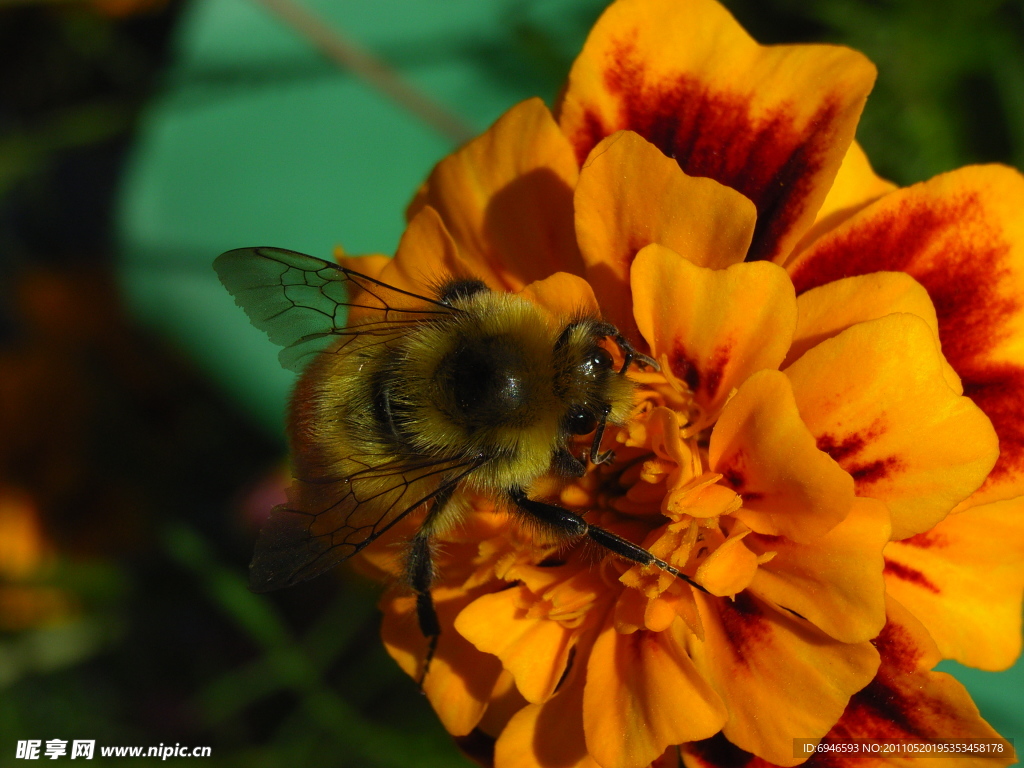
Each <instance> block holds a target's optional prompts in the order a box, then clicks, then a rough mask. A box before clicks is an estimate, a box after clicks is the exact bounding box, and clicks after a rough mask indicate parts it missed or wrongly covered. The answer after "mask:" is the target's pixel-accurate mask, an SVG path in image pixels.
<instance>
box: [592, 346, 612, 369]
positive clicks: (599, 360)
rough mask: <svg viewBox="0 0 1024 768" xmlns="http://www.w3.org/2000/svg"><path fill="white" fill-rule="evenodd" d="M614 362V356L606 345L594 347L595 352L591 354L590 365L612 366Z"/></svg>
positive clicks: (598, 366) (595, 366)
mask: <svg viewBox="0 0 1024 768" xmlns="http://www.w3.org/2000/svg"><path fill="white" fill-rule="evenodd" d="M613 362H614V361H613V360H612V356H611V355H610V354H609V353H608V350H607V349H605V348H604V347H597V348H596V349H594V354H592V355H591V356H590V365H591V366H592V367H594V368H598V369H600V368H611V367H612V364H613Z"/></svg>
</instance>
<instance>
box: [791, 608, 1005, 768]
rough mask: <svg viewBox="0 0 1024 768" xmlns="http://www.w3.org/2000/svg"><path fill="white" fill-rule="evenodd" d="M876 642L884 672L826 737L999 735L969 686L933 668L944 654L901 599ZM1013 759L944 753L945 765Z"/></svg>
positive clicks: (895, 761)
mask: <svg viewBox="0 0 1024 768" xmlns="http://www.w3.org/2000/svg"><path fill="white" fill-rule="evenodd" d="M875 645H876V646H877V648H878V651H879V653H880V654H881V657H882V665H881V667H880V668H879V670H878V675H877V676H876V677H875V679H874V680H872V681H871V684H870V685H868V686H867V687H866V688H864V689H863V690H862V691H859V692H858V693H856V694H854V696H853V697H852V698H851V699H850V705H849V706H848V707H847V708H846V711H845V712H844V713H843V716H842V718H841V719H840V720H839V722H838V723H837V724H836V726H835V728H833V729H832V731H831V732H830V733H829V734H828V736H826V737H825V739H823V740H822V742H823V743H825V744H828V743H830V742H845V741H849V740H851V739H879V740H882V741H895V740H912V741H919V742H929V741H937V740H942V739H964V740H967V739H996V738H999V734H998V733H996V732H995V731H994V730H993V729H992V727H991V726H990V725H989V724H988V723H986V722H985V721H984V720H983V719H982V718H981V715H980V714H979V713H978V708H977V707H976V706H975V705H974V702H973V701H971V697H970V695H969V694H968V693H967V690H966V689H965V688H964V687H963V686H962V685H961V684H960V683H958V682H957V681H956V679H955V678H953V677H952V676H951V675H947V674H944V673H941V672H930V671H929V670H930V668H931V666H932V665H934V664H935V662H936V660H937V658H938V653H937V652H935V650H934V646H933V644H932V641H931V638H929V637H928V633H927V631H926V630H925V629H924V628H923V627H922V626H921V625H920V623H919V622H918V621H917V620H916V619H915V618H914V617H913V616H912V615H910V613H909V612H908V611H907V610H906V609H905V608H903V607H902V606H901V605H899V603H897V602H896V601H895V600H892V599H890V600H889V620H888V623H887V624H886V627H885V629H884V630H883V631H882V633H881V634H880V635H879V636H878V639H877V640H876V641H875ZM921 759H922V758H920V757H878V758H871V757H863V756H858V757H857V758H855V759H854V758H849V759H848V761H847V760H841V761H840V762H841V763H843V764H846V765H849V766H850V768H859V767H860V766H865V767H866V768H874V766H877V765H886V766H897V767H898V768H916V767H917V766H919V765H920V764H921V762H920V761H921ZM1012 762H1014V760H1013V759H1012V758H1000V757H993V756H990V755H985V756H984V757H980V756H978V757H975V756H966V757H965V756H950V757H943V758H942V759H941V764H942V765H953V766H957V768H968V767H970V768H974V767H975V766H976V767H977V768H981V767H982V766H986V765H992V766H997V767H998V766H1004V765H1009V764H1010V763H1012ZM809 764H810V763H809ZM829 764H832V761H829ZM936 764H938V763H936Z"/></svg>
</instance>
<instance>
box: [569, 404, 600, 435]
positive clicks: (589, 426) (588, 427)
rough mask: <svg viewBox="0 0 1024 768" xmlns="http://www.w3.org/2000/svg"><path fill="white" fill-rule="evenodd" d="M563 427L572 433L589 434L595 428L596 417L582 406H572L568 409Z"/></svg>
mask: <svg viewBox="0 0 1024 768" xmlns="http://www.w3.org/2000/svg"><path fill="white" fill-rule="evenodd" d="M565 428H566V429H567V430H568V431H569V432H570V433H572V434H574V435H589V434H590V433H591V432H593V431H594V430H595V429H597V419H595V418H594V415H593V414H592V413H588V412H587V411H585V410H583V409H582V408H573V409H572V410H571V411H569V416H568V418H567V419H566V425H565Z"/></svg>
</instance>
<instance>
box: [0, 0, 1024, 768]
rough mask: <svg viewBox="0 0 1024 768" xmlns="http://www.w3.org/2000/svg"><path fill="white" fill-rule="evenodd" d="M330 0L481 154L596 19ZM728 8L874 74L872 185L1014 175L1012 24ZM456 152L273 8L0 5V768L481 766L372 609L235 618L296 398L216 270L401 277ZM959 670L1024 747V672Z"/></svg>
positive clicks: (575, 6) (510, 3)
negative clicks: (78, 762) (69, 748)
mask: <svg viewBox="0 0 1024 768" xmlns="http://www.w3.org/2000/svg"><path fill="white" fill-rule="evenodd" d="M309 5H310V7H311V8H313V9H315V11H316V12H317V13H318V14H319V15H320V16H321V17H322V18H323V19H324V20H326V22H327V23H328V24H329V25H330V26H331V27H332V28H334V29H336V30H338V31H339V32H340V33H342V34H343V35H345V36H346V37H348V38H349V39H351V40H352V41H355V42H356V43H357V44H358V45H360V46H363V47H365V48H366V49H368V50H370V51H372V52H373V53H374V54H376V55H377V56H379V57H380V58H382V59H384V60H385V61H387V62H388V63H389V64H390V65H391V66H392V67H394V68H395V70H396V71H397V72H398V73H399V74H400V75H401V76H402V77H403V78H404V79H405V80H406V81H407V82H409V83H411V84H412V85H413V86H414V87H416V88H417V89H419V90H420V91H422V92H423V93H424V94H426V95H427V96H428V97H430V98H431V99H432V100H434V101H435V102H436V103H438V104H440V105H441V106H443V107H444V108H445V109H446V110H447V111H449V112H450V113H451V114H453V115H455V116H456V117H457V118H458V119H460V120H461V121H463V122H464V123H465V124H466V125H467V126H468V127H469V128H470V129H471V130H472V131H474V132H478V131H480V130H483V129H484V128H486V127H487V126H488V125H489V124H490V123H491V122H492V121H493V120H494V119H495V118H496V117H497V116H498V115H500V114H501V113H502V112H503V111H504V110H505V109H507V108H508V107H509V106H510V105H511V104H513V103H515V102H516V101H519V100H521V99H523V98H526V97H528V96H531V95H536V94H539V95H541V96H543V97H544V98H545V99H547V100H548V102H549V103H550V102H551V100H552V99H553V98H554V95H555V94H556V93H557V91H558V88H559V87H560V85H561V82H562V80H563V79H564V77H565V74H566V72H567V71H568V67H569V65H570V63H571V61H572V58H573V56H574V55H575V53H576V51H578V49H579V47H580V46H581V44H582V42H583V39H584V37H585V34H586V31H587V29H588V28H589V26H590V25H591V23H592V22H593V21H594V19H596V17H597V16H598V14H599V13H600V11H601V9H602V7H603V5H604V4H603V3H602V2H597V1H595V0H543V1H541V0H537V1H536V2H524V1H523V0H449V2H446V3H444V4H443V5H442V4H439V3H427V2H423V1H422V0H418V1H414V0H381V2H379V3H376V4H374V5H373V6H372V7H371V4H369V3H366V2H356V1H355V0H334V1H333V2H331V1H330V0H312V1H311V2H310V3H309ZM726 5H727V6H728V7H729V8H730V9H731V10H732V11H733V12H734V13H735V14H736V16H737V17H738V18H739V19H740V21H741V22H742V23H743V24H744V25H745V26H746V27H747V28H748V29H749V30H750V31H751V32H752V33H753V34H754V35H755V37H757V38H758V39H760V40H761V41H763V42H805V41H831V42H837V43H843V44H846V45H850V46H852V47H855V48H857V49H859V50H861V51H864V52H865V53H866V54H867V55H868V56H869V57H870V58H871V59H872V60H874V61H875V63H876V64H877V65H878V67H879V70H880V75H879V80H878V85H877V86H876V88H875V92H874V93H873V95H872V97H871V99H870V100H869V103H868V107H867V111H866V112H865V115H864V118H863V120H862V123H861V127H860V130H859V132H858V138H859V139H860V141H861V142H862V143H863V144H864V146H865V148H866V149H867V152H868V155H869V157H871V159H872V161H873V162H874V164H875V166H876V169H877V170H878V171H879V172H880V173H881V174H882V175H884V176H886V177H888V178H891V179H893V180H895V181H898V182H900V183H902V184H907V183H911V182H914V181H918V180H922V179H925V178H928V177H929V176H931V175H933V174H936V173H940V172H942V171H945V170H949V169H952V168H955V167H958V166H961V165H964V164H967V163H973V162H990V161H999V162H1004V163H1009V164H1012V165H1015V166H1017V167H1018V168H1021V167H1024V2H1021V0H1012V1H1000V0H973V1H969V0H929V1H925V0H903V1H898V0H732V1H731V2H727V3H726ZM452 146H453V139H452V138H451V137H450V136H445V135H442V134H440V133H438V132H436V131H435V130H434V129H432V128H431V127H429V126H428V125H426V124H425V123H424V122H422V121H421V120H420V119H419V118H418V117H416V116H415V115H414V114H412V113H411V112H410V111H408V110H406V109H403V108H402V107H399V106H397V105H396V104H395V103H394V102H393V101H391V100H390V99H389V98H387V97H386V96H384V95H382V94H381V93H380V91H379V90H377V89H376V88H374V87H372V86H370V85H368V84H367V83H366V81H365V80H363V79H361V78H359V77H357V76H354V75H353V74H352V73H351V72H348V71H345V70H343V69H341V68H339V67H338V66H336V65H335V64H333V63H331V62H329V61H328V60H327V59H325V58H324V57H323V56H322V55H320V54H319V53H318V52H317V51H316V50H315V49H314V48H313V47H312V46H311V45H310V44H309V42H308V41H307V40H306V39H304V38H303V37H302V36H301V35H300V34H298V33H297V32H296V31H295V30H294V29H292V28H290V27H289V26H288V25H287V24H285V23H283V22H282V21H281V20H280V19H279V18H278V17H277V16H275V15H274V14H273V13H271V12H270V11H268V10H267V9H266V8H265V7H264V6H262V5H260V4H259V3H258V2H256V1H255V0H193V1H192V2H187V3H186V2H181V1H180V0H91V1H90V2H86V1H85V0H77V1H70V0H66V1H65V2H43V1H42V0H22V1H21V2H16V3H11V2H9V1H8V2H5V3H3V4H0V765H8V764H15V763H19V762H20V761H16V760H15V759H14V751H15V744H16V741H17V740H19V739H29V738H36V739H43V740H45V739H51V738H61V739H76V738H79V739H96V741H97V743H98V744H107V745H119V744H124V745H146V746H149V745H156V744H160V743H163V744H174V743H181V744H186V745H210V746H212V747H213V755H214V756H213V758H211V759H210V760H208V761H206V762H207V763H209V764H214V765H239V766H241V765H245V766H256V767H258V766H292V765H297V766H298V765H317V766H334V765H338V766H367V767H373V766H388V767H390V766H460V765H462V766H464V765H468V764H469V763H468V761H467V760H466V758H464V757H462V756H461V755H460V754H459V752H458V750H457V749H456V748H455V746H454V745H453V744H452V743H451V741H450V740H449V739H448V737H447V736H446V735H445V734H444V733H443V732H442V730H441V728H440V726H439V725H438V724H437V723H436V720H435V718H434V716H433V714H432V713H431V711H430V709H429V707H428V706H427V704H426V702H425V701H424V699H423V698H422V697H421V696H420V695H419V694H418V693H417V692H416V689H415V686H414V685H413V684H412V683H411V682H410V681H409V680H407V679H406V678H405V677H404V675H402V674H401V673H400V672H398V670H397V668H396V667H395V666H394V665H393V664H392V663H391V662H390V660H389V659H388V658H387V657H386V655H385V654H384V652H383V650H382V648H381V646H380V642H379V638H378V631H377V616H376V612H375V608H374V602H375V595H376V588H375V587H374V586H372V585H368V584H365V583H363V582H362V581H360V580H359V579H358V578H356V577H354V576H351V575H347V574H344V573H338V574H336V575H334V576H330V577H325V578H322V579H318V580H316V581H314V582H311V583H308V584H304V585H302V586H299V587H296V588H294V589H291V590H288V591H286V592H284V593H280V594H273V595H271V596H269V597H263V596H256V595H253V594H250V593H249V592H248V591H247V590H246V588H245V566H246V564H247V562H248V559H249V555H250V553H251V547H252V541H253V539H254V536H255V532H256V529H257V528H258V525H259V521H260V519H261V515H263V514H265V512H266V509H267V508H268V507H269V505H270V503H271V500H272V499H273V498H274V495H275V494H277V493H279V492H280V488H279V486H280V482H281V480H280V472H281V466H282V461H283V441H282V430H281V416H282V412H283V404H284V400H285V397H286V394H287V391H288V388H289V386H290V383H291V375H290V374H288V373H286V372H284V371H282V370H281V369H280V368H279V367H278V366H277V364H276V350H275V349H274V348H273V347H272V346H270V344H269V343H268V342H266V341H265V339H264V338H263V337H262V335H261V334H259V333H258V332H256V331H254V330H253V329H252V328H250V327H249V325H248V323H247V321H246V320H245V318H244V316H243V315H242V313H241V312H240V311H239V310H238V309H237V308H236V307H235V306H234V304H233V303H232V301H231V299H230V298H229V297H228V296H227V294H226V293H225V292H224V291H223V289H222V288H221V287H220V285H219V283H217V281H216V279H215V277H214V275H213V272H212V270H211V268H210V263H211V261H212V259H213V257H214V256H216V255H217V254H218V253H220V252H221V251H223V250H226V249H228V248H234V247H239V246H246V245H279V246H283V247H287V248H293V249H296V250H301V251H306V252H309V253H314V254H316V255H319V256H321V257H329V255H330V253H331V251H332V249H333V247H334V246H335V245H338V244H341V245H343V246H344V247H345V249H346V250H348V251H349V252H353V253H362V252H371V251H372V252H384V253H390V252H392V251H393V249H394V246H395V244H396V243H397V240H398V237H399V235H400V233H401V229H402V212H403V210H404V206H405V204H406V202H407V201H408V200H409V198H410V197H411V195H412V192H413V191H414V190H415V188H416V186H417V185H418V184H419V182H420V181H422V179H423V178H424V177H425V175H426V174H427V172H428V171H429V169H430V168H431V166H432V165H433V164H434V163H435V162H436V161H437V160H438V159H440V158H441V157H442V156H443V155H444V154H446V153H447V152H448V151H449V150H450V149H451V148H452ZM1022 215H1024V212H1022ZM943 668H945V669H948V670H950V671H954V672H955V673H956V674H957V675H958V676H959V677H960V678H961V679H962V680H963V681H964V682H965V683H966V684H967V685H968V687H969V688H970V689H971V691H972V693H973V694H974V696H975V700H976V701H977V703H978V705H979V706H980V708H981V710H982V712H983V714H984V715H985V716H986V717H987V718H988V719H989V720H990V722H992V724H993V725H994V726H995V727H996V728H997V729H998V730H1000V731H1001V732H1002V733H1003V734H1004V735H1006V736H1009V737H1015V736H1021V735H1024V714H1022V711H1024V706H1022V705H1024V694H1022V691H1024V667H1022V666H1021V665H1018V666H1017V667H1016V668H1014V669H1013V670H1010V671H1008V672H1005V673H999V674H990V673H981V672H976V671H972V670H963V669H961V668H958V667H957V666H956V665H954V664H944V666H943ZM64 759H67V758H64ZM97 759H98V758H97ZM137 762H138V764H153V763H154V762H156V761H154V760H152V759H150V760H145V759H143V760H140V761H137ZM117 764H118V765H131V764H133V761H132V760H130V759H119V760H117Z"/></svg>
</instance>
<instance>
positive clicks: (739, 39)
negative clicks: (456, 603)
mask: <svg viewBox="0 0 1024 768" xmlns="http://www.w3.org/2000/svg"><path fill="white" fill-rule="evenodd" d="M874 78H875V68H874V66H873V65H872V64H871V63H870V62H869V61H868V60H867V59H866V58H864V56H862V55H861V54H859V53H856V52H855V51H851V50H848V49H845V48H839V47H835V46H825V45H799V46H766V47H762V46H759V45H757V43H755V42H754V40H753V39H751V38H750V36H749V35H747V33H746V32H745V31H744V30H743V29H742V28H741V27H740V26H739V24H737V23H736V21H735V20H734V19H733V18H732V16H730V15H729V13H728V11H726V10H725V9H724V8H723V7H722V6H721V5H719V4H718V3H716V2H713V0H689V1H688V2H678V0H619V2H616V3H614V4H613V5H612V6H611V7H609V8H608V10H607V11H605V13H604V15H603V16H602V17H601V18H600V20H599V21H598V22H597V24H596V25H595V26H594V28H593V30H592V31H591V33H590V37H589V38H588V39H587V43H586V45H585V46H584V48H583V52H582V53H581V54H580V56H579V58H577V59H576V63H575V64H574V65H573V68H572V71H571V72H570V74H569V83H568V86H567V89H566V92H565V94H564V96H563V98H562V101H561V104H560V106H559V109H558V115H559V123H560V124H561V126H562V128H563V130H564V131H565V132H566V134H567V135H568V136H569V138H570V140H571V141H572V144H573V146H575V148H576V153H577V157H578V158H579V160H580V161H581V162H582V160H583V159H584V158H585V157H586V156H587V155H588V154H589V153H590V151H591V149H593V148H594V147H595V146H596V145H597V144H598V143H599V142H600V141H601V139H603V138H604V137H605V136H609V135H611V134H612V133H614V132H615V131H618V130H622V129H626V130H631V131H635V132H636V133H639V134H640V135H641V136H643V137H644V138H646V139H647V140H648V141H650V142H652V143H653V144H654V145H655V146H657V147H658V148H659V149H660V150H661V151H662V152H664V153H665V154H666V155H667V156H668V157H671V158H674V159H675V160H676V161H677V162H678V163H679V165H680V167H681V168H682V169H683V170H684V171H686V173H688V174H690V175H691V176H708V177H710V178H713V179H715V180H716V181H720V182H722V183H723V184H725V185H727V186H730V187H732V188H733V189H736V190H738V191H739V192H741V193H742V194H743V195H745V196H746V197H747V198H749V199H750V200H752V201H753V202H754V204H755V205H756V206H757V211H758V221H757V230H756V232H755V235H754V242H753V245H752V247H751V252H750V256H749V258H754V259H776V260H781V259H784V258H785V257H786V255H788V253H789V251H790V250H791V249H792V247H793V245H794V244H795V243H796V241H797V240H798V239H799V238H800V236H801V235H802V234H803V232H804V231H805V230H806V229H807V227H808V226H810V224H811V222H812V221H813V220H814V216H815V213H816V212H817V210H818V208H819V207H820V206H821V203H822V201H823V200H824V199H825V195H826V193H827V192H828V189H829V187H830V186H831V184H832V180H833V179H834V177H835V175H836V172H837V170H838V169H839V166H840V163H841V162H842V159H843V156H844V155H845V153H846V151H847V147H849V145H850V142H851V141H852V140H853V133H854V129H855V128H856V125H857V121H858V119H859V117H860V112H861V109H862V108H863V106H864V102H865V100H866V99H867V94H868V92H869V91H870V90H871V86H872V84H873V82H874Z"/></svg>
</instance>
